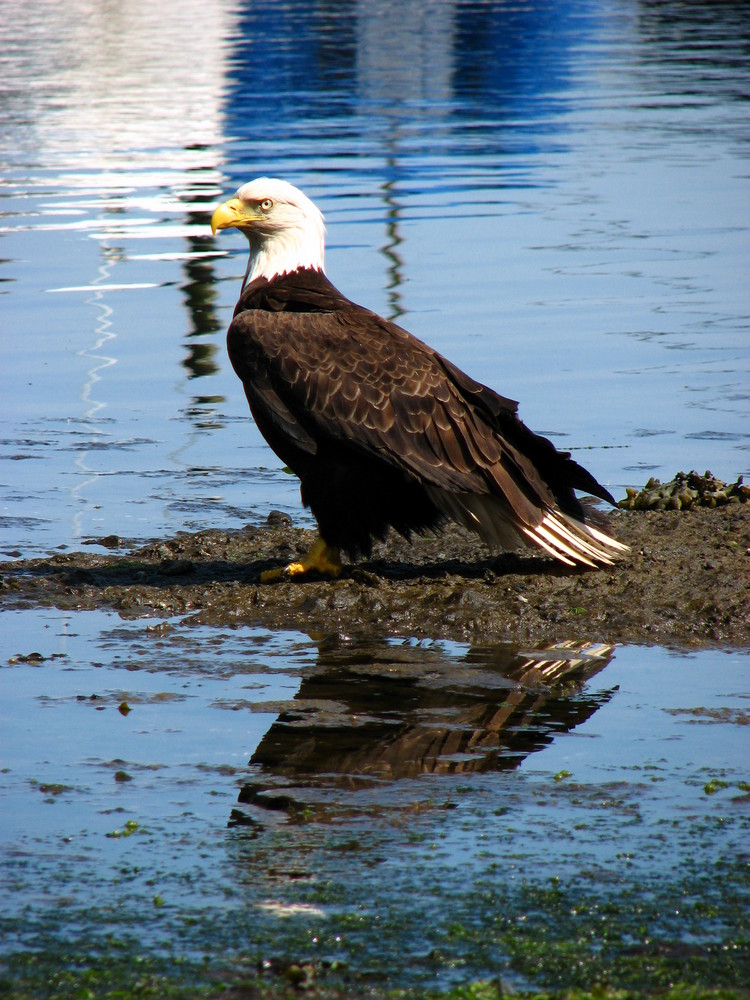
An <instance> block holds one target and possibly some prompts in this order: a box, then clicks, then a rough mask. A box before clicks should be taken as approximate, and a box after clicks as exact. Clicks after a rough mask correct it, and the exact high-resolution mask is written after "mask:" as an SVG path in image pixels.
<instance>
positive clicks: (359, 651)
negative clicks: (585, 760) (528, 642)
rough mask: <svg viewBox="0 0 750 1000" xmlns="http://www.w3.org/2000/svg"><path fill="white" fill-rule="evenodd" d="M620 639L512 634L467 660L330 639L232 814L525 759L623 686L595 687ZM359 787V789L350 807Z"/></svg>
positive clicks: (309, 810)
mask: <svg viewBox="0 0 750 1000" xmlns="http://www.w3.org/2000/svg"><path fill="white" fill-rule="evenodd" d="M613 651H614V646H610V645H604V644H596V643H586V642H583V643H581V642H561V643H558V644H555V645H552V646H549V647H547V648H544V649H533V650H528V651H524V652H518V651H517V650H515V649H513V648H512V647H510V646H503V645H500V646H494V647H475V648H471V649H470V650H469V651H468V652H467V654H466V655H465V658H464V659H463V660H458V659H457V658H456V657H454V656H449V655H447V654H446V653H445V652H443V651H442V650H441V649H440V648H439V647H430V648H424V647H422V646H417V647H415V646H413V645H409V644H403V645H395V646H394V645H387V644H381V645H379V646H373V645H372V644H366V645H365V644H357V643H352V642H342V641H340V640H331V641H330V642H323V643H321V645H320V647H319V652H318V662H317V664H316V667H315V668H314V670H313V672H311V673H310V674H309V675H308V676H306V677H305V678H304V679H303V681H302V683H301V685H300V689H299V692H298V694H297V695H296V697H295V698H294V700H293V701H291V702H288V703H286V704H285V705H284V706H283V708H282V711H281V712H280V714H279V716H278V718H277V719H276V721H275V722H274V723H273V725H272V726H271V728H270V729H269V730H268V732H267V733H266V735H265V736H264V737H263V739H262V741H261V743H260V745H259V746H258V748H257V750H256V751H255V753H254V754H253V757H252V759H251V761H250V768H251V771H252V778H251V780H250V781H249V782H248V783H247V784H245V785H244V786H243V787H242V789H241V791H240V796H239V804H238V808H236V809H234V810H233V812H232V817H231V819H230V825H239V824H243V825H249V826H256V825H258V824H260V825H261V826H263V825H266V823H268V822H273V817H274V816H275V817H277V819H284V818H286V817H289V818H293V819H295V820H297V821H300V820H301V819H303V818H318V819H324V818H326V817H328V818H331V817H332V814H334V815H335V814H336V813H337V812H340V810H341V806H342V804H343V803H342V800H341V795H342V793H347V792H350V791H351V792H354V791H358V790H364V789H370V790H371V791H373V792H374V793H375V794H376V795H377V794H378V792H379V791H380V792H382V791H384V790H385V789H388V788H391V789H392V787H393V783H394V782H398V781H404V780H408V779H415V778H418V777H420V776H421V775H444V776H451V775H461V774H469V773H481V772H490V771H501V770H510V769H513V768H515V767H517V766H518V765H519V764H520V763H521V761H523V760H524V758H525V757H527V756H528V755H529V754H530V753H533V752H534V751H537V750H541V749H543V748H544V747H546V746H548V745H549V744H550V743H551V742H552V740H553V739H554V737H555V735H557V734H558V733H565V732H568V731H570V730H571V729H573V728H575V727H576V726H578V725H580V724H581V723H583V722H585V721H586V720H587V719H588V718H590V717H591V716H592V715H593V714H594V712H595V711H596V710H597V709H598V708H599V707H600V706H601V705H602V704H604V703H605V702H606V701H608V700H609V698H610V697H611V696H612V694H613V691H612V690H604V691H602V690H597V691H595V692H591V691H587V689H586V681H587V680H589V679H590V678H591V677H593V676H594V675H595V674H597V673H599V671H601V670H602V669H603V668H604V667H605V666H606V665H607V663H608V662H609V660H610V659H611V657H612V654H613ZM355 798H356V797H352V796H347V800H346V805H345V808H346V809H347V811H349V810H350V809H352V808H354V809H355V810H356V807H357V806H356V802H355ZM365 798H368V799H369V796H365ZM362 804H363V805H364V802H363V803H362Z"/></svg>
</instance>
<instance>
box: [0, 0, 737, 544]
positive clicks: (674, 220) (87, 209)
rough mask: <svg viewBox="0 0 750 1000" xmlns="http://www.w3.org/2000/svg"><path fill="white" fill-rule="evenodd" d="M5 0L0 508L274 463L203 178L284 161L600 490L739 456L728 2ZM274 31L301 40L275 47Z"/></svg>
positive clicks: (391, 298)
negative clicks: (231, 330)
mask: <svg viewBox="0 0 750 1000" xmlns="http://www.w3.org/2000/svg"><path fill="white" fill-rule="evenodd" d="M720 11H721V12H720V13H719V11H718V9H717V8H716V7H715V5H708V6H705V5H702V4H692V5H690V6H689V7H683V6H682V5H680V4H672V3H661V4H649V3H626V4H621V3H607V2H602V3H589V2H579V3H572V4H571V3H530V4H527V5H524V6H521V7H519V6H517V5H509V4H504V3H489V4H483V5H475V4H468V3H457V4H450V3H436V2H426V0H425V2H422V3H417V2H415V3H409V4H406V5H404V4H402V3H380V4H377V5H371V4H364V3H363V4H346V5H337V7H336V9H335V11H334V10H333V9H331V8H329V7H327V6H326V5H313V4H307V3H289V4H285V5H284V6H283V7H280V6H278V5H275V4H247V5H245V6H243V5H238V4H235V3H228V2H226V3H224V2H215V3H212V4H209V5H205V4H199V3H197V2H187V3H184V4H181V5H180V8H179V12H177V13H175V14H174V17H173V18H171V19H170V25H169V35H170V37H171V38H179V40H180V44H179V45H173V44H164V37H163V35H164V30H165V29H164V25H163V19H162V18H161V15H160V14H159V12H158V11H157V9H156V8H154V7H153V6H152V5H150V4H147V3H145V0H144V2H137V0H132V2H130V3H128V4H126V5H124V6H122V7H119V8H118V14H117V18H116V19H117V26H116V30H113V25H112V23H111V19H112V17H114V15H113V14H112V12H111V11H109V8H100V7H99V5H97V4H93V3H90V2H87V0H78V2H69V3H65V4H52V3H41V4H25V3H24V4H22V3H13V2H7V3H6V4H5V5H4V7H3V14H4V17H5V20H6V27H5V34H6V35H7V39H8V40H7V43H6V45H5V46H4V51H3V53H2V56H0V59H1V60H2V79H3V86H4V99H3V104H4V108H3V112H4V114H3V122H4V124H3V132H2V136H3V139H2V160H3V165H2V172H3V180H2V183H1V184H0V198H1V199H2V213H3V216H2V230H1V231H2V248H3V253H2V257H3V261H2V264H0V278H3V279H4V282H3V285H2V289H3V292H4V294H3V298H2V307H3V324H2V325H3V333H2V343H3V348H2V350H3V366H2V376H1V378H2V395H3V406H2V416H3V424H2V431H0V434H1V435H2V437H1V443H0V447H1V449H2V451H1V453H2V456H3V459H4V463H3V465H4V474H3V481H2V516H3V532H2V535H0V538H1V539H2V542H3V545H4V547H5V549H6V551H7V550H9V549H10V550H14V549H18V550H21V551H23V552H24V553H30V552H34V551H46V550H48V549H50V548H52V547H54V546H58V545H71V544H76V543H77V542H79V541H80V540H81V539H82V538H87V537H91V536H97V535H106V534H110V533H117V534H120V535H124V536H126V537H138V538H143V537H153V536H155V535H160V534H163V533H167V532H172V531H175V530H178V529H181V528H194V527H197V526H202V525H205V524H213V525H217V526H236V525H238V524H239V523H241V522H242V521H243V520H244V519H246V518H250V519H254V518H258V517H263V516H264V515H265V514H266V513H267V512H268V510H269V509H272V508H274V507H275V508H282V509H286V510H288V511H290V512H291V513H292V514H293V515H294V516H295V518H297V519H299V520H303V521H304V520H305V514H304V513H302V512H301V509H300V506H299V498H298V492H297V487H296V484H295V482H294V481H293V480H291V479H289V478H288V477H286V476H285V475H284V474H283V473H282V472H281V471H280V464H281V463H280V462H279V461H278V460H277V459H276V457H275V456H274V455H273V454H272V453H271V452H270V451H269V450H268V448H267V447H266V446H265V444H264V442H263V441H262V440H261V439H260V438H259V436H258V434H257V433H256V431H255V429H254V427H253V425H252V424H251V423H250V421H249V419H248V416H247V413H246V404H245V402H244V397H243V395H242V393H241V391H240V386H239V383H238V382H237V381H236V379H235V377H234V375H233V373H232V372H231V370H230V369H229V366H228V362H227V359H226V356H225V349H224V342H223V341H224V330H225V328H226V326H227V324H228V321H229V319H230V316H231V310H232V306H233V303H234V301H235V299H236V296H237V294H238V289H239V278H240V276H241V274H242V272H243V270H244V263H243V259H244V256H245V248H244V245H243V243H244V241H243V240H242V238H241V237H240V236H239V234H237V233H228V234H223V235H222V236H221V238H220V239H217V240H213V239H212V238H211V236H210V232H209V230H208V218H209V213H210V210H211V208H212V207H213V206H214V205H215V203H216V202H217V199H219V198H220V197H221V196H223V195H225V194H227V193H228V192H232V191H233V190H234V189H235V188H236V186H237V185H238V184H239V183H241V182H242V181H244V180H246V179H248V178H249V177H252V176H256V175H258V174H261V173H268V174H275V175H281V176H284V177H286V178H288V179H290V180H291V181H293V182H295V183H297V184H299V185H301V186H302V187H303V188H304V189H305V190H306V191H308V192H309V193H310V194H311V196H312V197H313V198H314V199H315V200H317V201H318V203H319V204H320V205H321V207H322V208H323V210H324V212H325V214H326V216H327V219H328V228H329V249H328V257H327V267H328V270H329V273H330V275H331V277H332V278H333V280H334V282H335V283H336V284H338V285H339V286H340V287H341V288H342V289H343V290H345V291H346V292H347V293H348V294H349V295H350V296H351V297H353V298H354V299H355V300H357V301H360V302H363V303H365V304H366V305H369V306H371V307H373V308H375V309H377V310H379V311H382V312H384V313H386V314H387V315H389V316H394V317H398V318H400V320H401V322H402V323H403V324H404V325H406V326H407V327H408V328H410V329H411V330H413V331H414V332H415V333H417V334H418V335H420V336H422V337H423V338H424V339H427V340H428V341H429V342H431V343H433V344H435V345H436V346H437V347H438V348H439V349H440V350H442V351H444V352H445V353H447V354H448V355H449V356H450V357H451V358H453V359H454V360H456V361H457V362H458V363H459V364H460V365H462V366H463V367H464V368H466V369H467V370H468V371H469V372H471V373H472V374H474V375H477V376H479V377H481V378H482V379H483V380H485V381H487V382H488V383H489V384H490V385H492V386H493V387H495V388H496V389H498V390H499V391H501V392H502V393H504V394H506V395H510V396H512V397H515V398H518V399H519V400H520V401H521V413H522V416H523V417H524V419H525V420H526V421H527V422H528V423H529V425H530V426H531V427H533V428H534V429H536V430H539V431H542V432H545V433H549V434H551V435H552V436H553V438H554V439H555V440H556V441H557V442H558V443H559V444H560V445H563V446H565V447H566V448H571V449H573V450H574V452H575V454H576V456H577V457H578V458H580V459H581V460H582V461H584V463H585V464H587V465H589V466H590V467H591V468H592V470H593V471H594V472H595V473H596V475H597V476H598V477H599V478H600V479H602V481H604V482H606V483H608V484H609V485H610V486H611V488H612V490H613V492H614V493H615V494H617V495H622V494H623V491H624V487H625V486H626V485H636V486H640V485H642V484H643V482H644V481H645V479H646V478H648V476H649V475H650V474H656V475H660V476H661V477H662V478H664V477H666V478H669V477H670V476H671V475H673V474H674V472H676V471H677V470H678V469H687V468H692V467H695V468H698V469H699V470H700V471H703V470H704V469H705V468H710V469H711V470H712V471H713V472H714V473H716V474H717V475H719V476H721V477H722V478H725V479H730V478H735V477H736V476H737V475H739V474H741V473H746V472H747V471H748V459H747V447H748V440H749V438H748V431H747V417H748V410H749V409H750V408H749V407H748V392H747V385H748V381H747V378H748V354H749V352H748V343H749V342H750V341H749V340H748V320H747V317H748V305H749V303H748V293H747V281H746V277H747V256H748V250H749V249H750V239H749V237H748V218H750V214H749V213H748V211H747V209H748V208H750V199H749V198H748V188H749V186H750V185H749V184H748V179H747V169H746V167H747V154H748V138H749V135H748V128H747V103H746V100H745V97H746V96H747V95H746V88H745V87H744V85H743V79H744V78H743V75H742V67H743V66H746V55H745V49H744V48H743V45H744V41H745V40H746V39H747V32H748V28H747V16H746V9H745V8H744V6H743V5H741V4H738V5H735V4H722V5H721V8H720ZM297 40H299V41H300V44H296V42H297Z"/></svg>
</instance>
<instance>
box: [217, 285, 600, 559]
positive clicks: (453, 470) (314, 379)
mask: <svg viewBox="0 0 750 1000" xmlns="http://www.w3.org/2000/svg"><path fill="white" fill-rule="evenodd" d="M227 343H228V348H229V357H230V359H231V361H232V365H233V366H234V369H235V371H236V372H237V374H238V375H239V377H240V379H241V380H242V383H243V385H244V387H245V393H246V395H247V399H248V402H249V404H250V409H251V411H252V414H253V417H254V418H255V421H256V423H257V425H258V428H259V429H260V431H261V433H262V434H263V436H264V437H265V438H266V440H267V441H268V443H269V445H270V446H271V448H273V450H274V451H275V452H276V454H277V455H278V456H279V457H280V458H281V460H282V461H283V462H285V463H286V464H287V465H288V466H289V467H290V468H291V469H292V470H293V471H294V472H295V473H296V475H297V476H298V477H299V479H300V481H301V484H302V500H303V503H305V504H306V505H307V506H309V507H310V509H311V510H312V512H313V514H314V516H315V518H316V520H317V522H318V525H319V528H320V533H321V536H322V537H323V538H324V539H325V541H326V542H327V543H328V544H329V545H331V546H335V547H338V548H341V549H343V550H344V551H345V552H347V553H348V554H349V555H350V556H356V555H358V554H365V555H367V554H369V552H370V550H371V546H372V540H373V538H378V539H380V538H383V537H385V534H386V533H387V531H388V528H389V527H390V526H392V527H394V528H395V529H396V530H397V531H399V532H401V533H402V534H404V535H406V536H407V537H408V536H409V535H410V534H411V533H412V532H414V531H417V532H419V531H423V530H425V529H427V528H433V527H437V526H438V525H439V524H440V523H441V522H442V521H443V520H445V518H446V506H445V504H443V503H442V500H441V498H442V497H443V496H451V495H452V496H459V497H461V496H474V497H480V498H484V497H491V498H492V502H493V504H495V505H496V506H497V509H498V510H499V511H500V512H501V514H502V516H503V518H504V519H506V520H507V521H508V523H509V524H511V525H515V524H518V525H526V526H528V527H532V528H533V527H535V526H536V525H538V524H539V523H540V521H541V520H542V518H543V516H544V513H545V511H547V510H554V509H559V510H562V511H564V512H565V513H566V514H569V515H571V516H572V517H573V518H575V519H576V520H581V521H582V520H583V519H584V514H583V511H582V508H581V505H580V503H579V501H578V499H577V498H576V496H575V494H574V492H573V491H574V489H578V490H585V491H587V492H589V493H593V494H594V495H596V496H598V497H601V498H602V499H605V500H608V501H610V502H614V501H613V500H612V497H611V496H610V494H609V493H608V492H607V490H606V489H605V488H604V487H603V486H601V485H600V484H599V483H597V481H596V480H595V479H594V478H593V477H592V476H591V475H590V473H588V472H587V471H586V470H585V469H583V468H582V467H581V466H580V465H578V464H577V463H576V462H574V461H572V460H571V458H570V456H569V455H568V454H566V453H563V452H558V451H557V450H556V449H555V448H554V446H553V445H552V444H551V442H549V441H548V440H547V439H546V438H543V437H540V436H539V435H536V434H534V433H532V432H531V431H530V430H529V429H528V428H527V427H526V426H525V425H524V424H523V423H522V422H521V421H520V420H519V419H518V417H517V415H516V410H517V404H516V403H515V402H514V401H513V400H510V399H505V398H504V397H503V396H499V395H498V394H497V393H495V392H493V391H492V390H491V389H489V388H487V387H486V386H484V385H481V384H480V383H478V382H475V381H474V380H473V379H471V378H469V377H468V376H467V375H465V374H464V373H463V372H462V371H460V370H459V369H458V368H456V367H455V366H454V365H452V364H451V363H450V362H449V361H447V360H446V359H445V358H443V357H441V356H440V355H439V354H438V353H437V352H436V351H434V350H432V349H431V348H430V347H428V346H427V345H426V344H423V343H422V342H421V341H419V340H417V339H416V338H415V337H413V336H412V335H411V334H409V333H407V332H406V331H405V330H403V329H401V327H399V326H397V325H396V324H394V323H390V322H387V321H386V320H384V319H382V318H381V317H379V316H377V315H376V314H375V313H373V312H370V311H369V310H367V309H364V308H363V307H361V306H358V305H355V304H354V303H353V302H351V301H350V300H349V299H347V298H345V297H344V296H343V295H342V294H341V293H340V292H338V291H337V290H336V289H335V288H334V286H333V285H332V284H331V283H330V282H329V281H328V279H327V278H326V277H325V275H324V274H323V273H322V272H319V271H313V270H307V269H305V270H298V271H295V272H294V273H292V274H286V275H283V276H282V277H278V278H275V279H274V280H272V281H270V282H269V281H267V280H266V279H265V278H259V279H257V280H255V281H253V282H251V283H250V284H249V285H248V286H247V287H246V288H245V290H244V291H243V293H242V296H241V298H240V301H239V302H238V304H237V308H236V310H235V313H234V319H233V321H232V324H231V326H230V328H229V333H228V337H227ZM436 498H437V500H436ZM477 530H479V529H477ZM481 533H482V532H480V534H481ZM520 540H522V539H520Z"/></svg>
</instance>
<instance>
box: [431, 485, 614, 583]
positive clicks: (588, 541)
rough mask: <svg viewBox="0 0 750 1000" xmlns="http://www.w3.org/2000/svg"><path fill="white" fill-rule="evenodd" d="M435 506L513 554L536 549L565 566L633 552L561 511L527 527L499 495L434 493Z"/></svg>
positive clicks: (607, 561)
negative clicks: (530, 547)
mask: <svg viewBox="0 0 750 1000" xmlns="http://www.w3.org/2000/svg"><path fill="white" fill-rule="evenodd" d="M429 492H430V497H431V499H432V501H433V503H435V505H436V506H437V507H438V508H439V509H440V510H441V511H442V512H443V513H444V514H445V515H446V516H447V517H449V518H451V519H452V520H454V521H458V523H459V524H462V525H463V526H464V527H465V528H469V529H470V530H471V531H475V532H476V533H477V534H478V535H479V536H480V537H481V538H482V539H483V540H484V541H485V542H487V543H488V544H489V545H494V546H497V547H499V548H503V549H515V548H518V547H519V545H520V544H523V545H529V544H534V545H537V546H538V547H539V548H541V549H543V550H544V551H545V552H547V553H548V554H549V555H551V556H553V558H555V559H557V560H558V561H559V562H561V563H564V564H565V565H566V566H588V567H590V568H592V569H596V568H597V567H599V566H611V565H612V564H613V563H614V562H616V560H617V559H619V558H621V557H623V556H624V555H625V553H627V552H628V551H629V548H628V546H627V545H624V544H623V543H622V542H618V541H617V539H616V538H613V537H612V536H611V535H608V534H607V533H606V532H605V531H602V530H601V529H600V528H596V527H594V526H593V525H592V524H590V523H588V522H584V521H582V520H580V519H578V518H576V517H573V516H572V515H571V514H566V513H564V512H563V511H561V510H559V509H557V508H556V509H554V510H547V511H545V512H544V514H543V515H542V517H541V520H540V521H539V523H538V524H535V525H529V524H524V523H523V521H522V519H521V518H520V517H517V516H515V515H514V513H513V511H512V510H511V509H510V507H509V506H508V505H507V504H506V503H503V502H502V501H501V500H500V499H499V498H498V497H496V496H486V495H480V494H476V493H453V492H450V491H449V490H441V489H439V488H437V487H432V488H431V489H430V491H429Z"/></svg>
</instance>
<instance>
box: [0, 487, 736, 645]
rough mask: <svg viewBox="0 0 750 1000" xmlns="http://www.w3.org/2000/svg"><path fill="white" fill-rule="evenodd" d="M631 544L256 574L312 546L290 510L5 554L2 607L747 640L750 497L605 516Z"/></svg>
mask: <svg viewBox="0 0 750 1000" xmlns="http://www.w3.org/2000/svg"><path fill="white" fill-rule="evenodd" d="M610 516H611V519H612V523H613V527H614V530H615V533H616V535H617V537H618V538H620V539H621V540H622V541H624V542H627V544H628V545H630V547H631V553H630V555H629V556H628V557H627V558H626V559H624V560H623V561H622V562H620V563H618V564H617V565H616V566H615V567H613V568H611V569H606V570H599V571H577V570H567V569H566V568H565V567H561V566H557V565H555V564H554V563H552V562H551V561H550V560H547V559H546V558H543V557H541V556H537V555H535V554H534V553H533V552H530V551H526V552H519V553H504V554H501V555H493V554H491V553H489V552H487V551H486V550H485V549H484V548H483V547H482V545H481V544H480V543H478V542H477V539H476V538H475V537H473V536H470V535H468V534H466V533H464V532H462V531H460V530H457V529H456V530H451V531H449V532H446V533H444V534H442V535H439V536H437V537H427V538H419V539H415V540H414V542H413V543H412V544H409V543H407V542H405V541H404V540H402V539H400V538H398V537H397V536H394V537H393V538H392V539H390V540H389V542H388V543H387V544H385V545H383V546H380V547H379V548H378V549H377V551H376V552H375V554H374V555H373V558H372V559H370V560H369V561H366V562H362V563H359V564H357V565H354V566H347V567H345V568H344V571H343V573H342V576H341V577H340V578H339V579H338V580H335V581H330V580H320V579H318V580H307V581H305V582H288V581H282V582H278V583H272V584H262V583H261V582H260V575H261V572H262V571H263V570H266V569H269V568H271V567H274V566H278V565H281V564H285V563H287V562H289V561H291V560H292V559H294V558H295V557H297V556H299V555H301V554H302V553H303V552H305V551H306V550H307V548H309V546H310V544H311V543H312V541H313V539H314V537H315V536H314V533H313V532H311V531H308V530H303V529H299V528H294V527H292V526H291V524H290V523H288V518H286V517H285V516H277V517H274V516H273V515H272V516H271V518H269V521H270V523H269V524H267V525H259V526H248V527H245V528H244V529H242V530H238V531H236V532H226V531H211V530H209V531H202V532H199V533H197V534H179V535H177V536H176V537H175V538H170V539H165V540H161V541H154V542H152V543H149V544H147V545H141V546H132V547H131V546H129V545H128V544H127V543H125V542H123V541H122V540H120V539H118V538H114V537H108V538H106V539H99V540H98V541H97V542H96V544H97V547H98V548H101V547H104V548H105V549H106V551H105V552H104V553H101V552H99V553H96V552H94V551H90V550H87V551H82V552H73V553H62V554H55V555H52V556H50V557H48V558H42V559H23V558H17V559H13V560H12V561H8V562H5V563H2V564H0V601H1V602H2V604H3V605H4V606H6V607H39V606H56V607H61V608H81V609H91V608H112V609H116V610H117V611H119V612H120V613H121V614H123V615H124V616H136V615H137V616H141V615H144V614H154V615H157V616H172V615H181V614H190V615H192V616H195V618H196V620H197V621H201V622H205V623H207V624H216V625H227V624H233V623H237V622H242V623H245V624H247V623H252V624H258V625H263V626H266V627H268V628H271V629H277V628H279V629H296V630H301V631H306V632H308V633H311V634H312V633H322V634H328V633H331V632H337V633H345V634H352V635H362V634H368V635H375V636H377V635H388V634H395V635H409V636H429V637H432V638H445V639H455V640H469V641H479V640H481V641H483V642H487V641H494V640H502V641H507V642H516V643H525V642H528V641H529V640H534V641H537V642H543V641H554V640H558V639H561V638H570V639H572V638H576V639H586V640H596V641H602V642H627V643H659V644H666V645H674V646H682V647H699V646H750V505H748V504H746V503H731V504H728V505H726V506H721V507H717V508H715V509H707V508H698V509H693V510H689V511H684V510H682V511H678V510H657V511H624V510H621V511H615V512H614V513H613V514H611V515H610Z"/></svg>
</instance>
